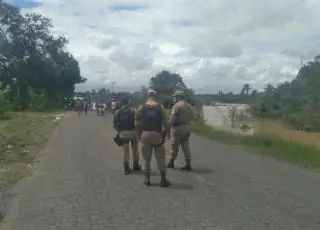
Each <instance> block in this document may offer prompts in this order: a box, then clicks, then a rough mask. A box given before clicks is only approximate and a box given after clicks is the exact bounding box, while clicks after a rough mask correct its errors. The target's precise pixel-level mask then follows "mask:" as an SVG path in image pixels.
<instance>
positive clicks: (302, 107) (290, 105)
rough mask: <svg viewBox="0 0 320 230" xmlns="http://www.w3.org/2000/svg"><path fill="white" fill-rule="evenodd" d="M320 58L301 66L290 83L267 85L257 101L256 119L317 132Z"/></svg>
mask: <svg viewBox="0 0 320 230" xmlns="http://www.w3.org/2000/svg"><path fill="white" fill-rule="evenodd" d="M319 76H320V56H319V55H318V56H316V57H315V58H314V60H313V61H311V62H309V63H307V64H306V65H304V66H303V67H302V68H301V69H300V70H299V72H298V74H297V76H296V78H295V79H293V80H292V81H291V82H284V83H281V84H279V85H277V86H276V87H275V86H272V85H267V86H266V87H265V90H264V92H263V93H262V94H261V95H259V96H258V97H256V99H257V100H256V101H255V103H253V105H252V107H253V111H254V112H255V114H256V115H259V116H262V117H267V118H275V119H282V120H283V121H284V122H286V123H289V124H291V125H293V126H294V127H295V128H296V129H299V130H306V131H320V120H319V118H318V117H319V114H320V92H319V88H320V78H319Z"/></svg>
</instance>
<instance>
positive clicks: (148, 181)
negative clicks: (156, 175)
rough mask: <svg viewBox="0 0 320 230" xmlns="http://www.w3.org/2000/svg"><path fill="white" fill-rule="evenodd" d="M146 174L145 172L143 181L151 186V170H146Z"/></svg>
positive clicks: (145, 184)
mask: <svg viewBox="0 0 320 230" xmlns="http://www.w3.org/2000/svg"><path fill="white" fill-rule="evenodd" d="M144 173H145V174H144V181H143V185H144V186H146V187H147V186H151V182H150V174H151V173H150V170H146V171H145V172H144Z"/></svg>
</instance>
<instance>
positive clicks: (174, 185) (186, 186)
mask: <svg viewBox="0 0 320 230" xmlns="http://www.w3.org/2000/svg"><path fill="white" fill-rule="evenodd" d="M171 182H172V185H171V186H169V187H167V188H165V189H173V190H189V191H191V190H193V189H194V188H193V186H191V185H189V184H186V183H175V182H174V181H171ZM152 185H153V186H160V183H154V182H152Z"/></svg>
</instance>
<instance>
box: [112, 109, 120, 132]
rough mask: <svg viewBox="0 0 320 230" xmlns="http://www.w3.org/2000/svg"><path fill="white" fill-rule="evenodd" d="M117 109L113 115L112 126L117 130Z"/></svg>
mask: <svg viewBox="0 0 320 230" xmlns="http://www.w3.org/2000/svg"><path fill="white" fill-rule="evenodd" d="M118 114H119V111H116V113H115V115H114V116H113V128H114V129H115V130H116V131H117V132H119V120H118Z"/></svg>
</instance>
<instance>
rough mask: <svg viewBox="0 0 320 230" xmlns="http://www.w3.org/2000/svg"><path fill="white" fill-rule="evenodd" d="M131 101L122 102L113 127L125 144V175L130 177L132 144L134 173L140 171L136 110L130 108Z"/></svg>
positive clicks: (126, 98) (124, 100)
mask: <svg viewBox="0 0 320 230" xmlns="http://www.w3.org/2000/svg"><path fill="white" fill-rule="evenodd" d="M129 103H130V99H129V98H128V97H124V98H122V100H121V107H120V109H118V110H117V111H116V112H115V115H114V117H113V127H114V129H115V130H116V131H117V132H118V133H119V136H120V138H121V140H122V144H123V150H124V155H123V165H124V173H125V175H128V174H130V173H131V172H132V170H131V168H130V167H129V151H130V148H129V144H131V149H132V158H133V167H132V169H133V171H140V170H141V167H140V165H139V152H138V140H137V137H136V130H135V110H134V108H132V107H130V106H129Z"/></svg>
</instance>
